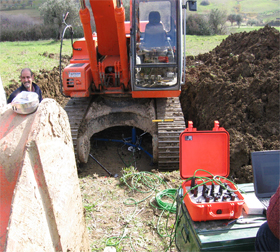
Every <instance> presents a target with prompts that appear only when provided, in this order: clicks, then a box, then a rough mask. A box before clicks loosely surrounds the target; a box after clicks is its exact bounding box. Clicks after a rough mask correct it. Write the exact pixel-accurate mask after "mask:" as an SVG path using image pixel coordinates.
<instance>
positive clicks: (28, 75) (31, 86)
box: [7, 68, 43, 103]
mask: <svg viewBox="0 0 280 252" xmlns="http://www.w3.org/2000/svg"><path fill="white" fill-rule="evenodd" d="M20 80H21V86H20V87H19V88H18V89H16V90H15V91H14V92H12V93H11V95H10V97H9V98H8V101H7V103H11V102H12V100H13V99H14V98H15V97H16V96H17V95H18V94H19V93H21V92H22V91H28V92H35V93H37V94H38V96H39V102H41V101H42V100H43V98H42V91H41V89H40V88H39V86H38V85H36V84H35V83H34V82H33V81H34V74H33V73H32V71H31V70H30V69H29V68H24V69H22V70H21V74H20Z"/></svg>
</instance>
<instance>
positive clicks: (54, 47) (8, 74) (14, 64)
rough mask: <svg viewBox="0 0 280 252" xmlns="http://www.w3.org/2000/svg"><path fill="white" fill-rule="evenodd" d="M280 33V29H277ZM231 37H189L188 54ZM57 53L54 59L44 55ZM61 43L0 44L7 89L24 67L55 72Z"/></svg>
mask: <svg viewBox="0 0 280 252" xmlns="http://www.w3.org/2000/svg"><path fill="white" fill-rule="evenodd" d="M260 28H261V27H258V28H256V27H241V28H239V29H238V28H237V27H230V29H232V33H235V32H244V31H246V32H250V31H252V30H256V29H260ZM277 29H278V30H279V31H280V28H279V27H278V28H277ZM227 36H228V35H215V36H189V35H188V36H186V55H194V56H195V55H198V54H203V53H206V52H209V51H211V50H212V49H214V48H215V47H216V46H218V45H219V44H220V43H221V42H222V41H223V39H225V38H227ZM45 52H47V53H48V54H50V53H54V54H55V57H54V58H49V57H45V56H43V54H44V53H45ZM59 53H60V41H54V40H42V41H18V42H0V54H1V58H0V64H1V68H0V76H1V79H2V82H3V86H6V85H9V84H10V83H11V81H12V80H16V81H18V80H19V73H20V70H21V69H22V68H25V67H29V68H31V69H32V70H33V71H34V72H38V71H39V70H40V69H45V70H51V69H53V67H57V66H59ZM62 55H69V56H71V55H72V47H71V40H64V41H63V47H62Z"/></svg>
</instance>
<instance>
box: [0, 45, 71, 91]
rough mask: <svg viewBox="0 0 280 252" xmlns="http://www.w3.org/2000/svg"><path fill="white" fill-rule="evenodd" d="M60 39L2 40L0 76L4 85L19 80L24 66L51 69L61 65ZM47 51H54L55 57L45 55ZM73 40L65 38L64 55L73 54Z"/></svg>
mask: <svg viewBox="0 0 280 252" xmlns="http://www.w3.org/2000/svg"><path fill="white" fill-rule="evenodd" d="M60 44H61V42H60V41H53V40H42V41H19V42H1V44H0V45H1V46H0V54H1V58H0V65H1V69H0V76H1V79H2V83H3V86H6V85H8V84H10V81H11V80H16V81H19V75H20V71H21V69H22V68H25V67H29V68H30V69H31V70H32V71H34V72H38V71H39V70H40V69H45V70H51V69H53V68H54V67H56V66H59V53H60ZM45 52H47V54H48V55H49V54H50V53H54V54H55V57H54V58H49V57H46V56H43V54H44V53H45ZM71 54H72V47H71V40H64V42H63V48H62V55H69V56H70V55H71Z"/></svg>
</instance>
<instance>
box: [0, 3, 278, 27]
mask: <svg viewBox="0 0 280 252" xmlns="http://www.w3.org/2000/svg"><path fill="white" fill-rule="evenodd" d="M44 2H45V1H44V0H18V1H17V2H15V1H12V0H7V1H5V2H4V1H1V3H0V14H1V12H2V11H3V12H7V11H8V13H10V14H12V15H19V14H23V12H22V9H24V10H25V11H26V10H32V16H33V15H35V17H34V18H36V19H38V18H40V13H39V11H38V8H39V7H40V6H41V4H42V3H44ZM76 2H77V4H78V5H79V1H77V0H76ZM202 2H205V1H203V0H198V1H197V3H198V5H197V6H198V7H197V9H198V10H197V13H198V14H206V13H209V12H210V11H211V10H212V9H222V10H226V11H227V13H228V14H241V15H243V16H245V17H246V18H248V19H259V20H263V22H265V23H266V22H269V21H272V20H275V19H276V18H279V17H280V10H279V1H278V0H266V1H262V0H238V1H236V0H226V1H223V0H208V2H209V5H207V6H203V5H201V3H202ZM86 3H87V4H88V3H89V0H87V1H86ZM123 3H124V5H125V6H127V5H129V0H123ZM33 13H37V14H33ZM27 14H28V12H27ZM28 15H29V14H28Z"/></svg>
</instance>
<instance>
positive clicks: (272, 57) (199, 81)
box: [181, 26, 280, 183]
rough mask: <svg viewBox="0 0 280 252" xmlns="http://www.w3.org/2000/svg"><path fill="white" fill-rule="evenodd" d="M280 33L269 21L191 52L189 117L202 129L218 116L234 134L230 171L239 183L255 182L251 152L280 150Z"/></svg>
mask: <svg viewBox="0 0 280 252" xmlns="http://www.w3.org/2000/svg"><path fill="white" fill-rule="evenodd" d="M279 37H280V36H279V31H277V30H276V29H274V28H271V27H268V26H266V27H264V28H262V29H260V30H258V31H253V32H250V33H247V32H243V33H236V34H232V35H230V36H228V37H227V38H226V39H225V40H223V41H222V43H221V44H220V45H219V46H217V47H216V48H215V49H213V50H212V51H210V52H209V53H205V54H201V55H198V56H196V57H187V69H186V83H185V85H184V87H183V89H182V93H181V104H182V109H183V112H184V116H185V120H186V122H187V121H190V120H191V121H193V122H194V127H196V128H197V129H198V130H211V129H212V127H213V125H214V124H213V123H214V120H219V122H220V126H221V127H224V128H225V129H226V130H227V131H228V132H229V133H230V149H231V153H230V158H231V163H230V170H231V176H232V178H234V179H235V181H236V182H238V183H243V182H252V172H251V169H252V168H251V165H250V164H251V160H250V153H251V152H252V151H260V150H274V149H280V144H279V128H280V127H279V69H280V63H279V61H280V57H279V45H280V42H279Z"/></svg>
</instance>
